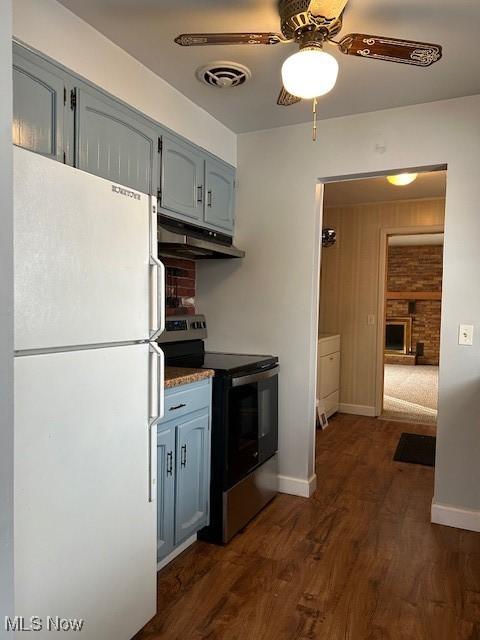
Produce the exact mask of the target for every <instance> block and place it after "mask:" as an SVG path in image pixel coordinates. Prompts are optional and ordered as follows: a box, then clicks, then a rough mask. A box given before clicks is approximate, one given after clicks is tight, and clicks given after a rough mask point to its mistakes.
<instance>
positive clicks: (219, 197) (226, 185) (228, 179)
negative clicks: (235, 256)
mask: <svg viewBox="0 0 480 640" xmlns="http://www.w3.org/2000/svg"><path fill="white" fill-rule="evenodd" d="M205 185H206V186H205V189H206V201H205V222H206V223H207V224H208V225H209V226H212V227H215V228H217V229H220V230H221V231H223V232H224V233H225V232H226V233H228V234H230V235H233V227H234V187H235V170H234V169H233V168H232V167H227V166H226V165H224V164H221V163H220V162H215V161H214V160H207V161H206V172H205Z"/></svg>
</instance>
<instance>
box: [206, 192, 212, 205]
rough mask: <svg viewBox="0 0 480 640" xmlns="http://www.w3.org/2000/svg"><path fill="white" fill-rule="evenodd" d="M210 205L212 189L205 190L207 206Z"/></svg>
mask: <svg viewBox="0 0 480 640" xmlns="http://www.w3.org/2000/svg"><path fill="white" fill-rule="evenodd" d="M211 206H212V190H211V189H209V190H208V192H207V207H211Z"/></svg>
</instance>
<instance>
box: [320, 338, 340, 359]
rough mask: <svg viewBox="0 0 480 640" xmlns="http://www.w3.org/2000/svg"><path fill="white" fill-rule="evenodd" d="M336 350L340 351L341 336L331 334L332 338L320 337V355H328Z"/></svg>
mask: <svg viewBox="0 0 480 640" xmlns="http://www.w3.org/2000/svg"><path fill="white" fill-rule="evenodd" d="M336 351H340V336H331V337H330V338H320V339H319V340H318V355H319V357H320V356H327V355H329V354H330V353H335V352H336Z"/></svg>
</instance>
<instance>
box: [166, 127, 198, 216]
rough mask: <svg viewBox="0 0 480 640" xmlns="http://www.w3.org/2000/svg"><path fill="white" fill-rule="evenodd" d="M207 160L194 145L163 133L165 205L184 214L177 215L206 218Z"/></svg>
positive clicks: (170, 209) (175, 211)
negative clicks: (204, 210) (204, 213)
mask: <svg viewBox="0 0 480 640" xmlns="http://www.w3.org/2000/svg"><path fill="white" fill-rule="evenodd" d="M204 162H205V161H204V158H203V156H202V154H201V153H199V152H198V151H197V150H196V149H195V148H194V147H190V146H189V145H187V144H184V143H183V142H180V141H176V140H174V139H173V138H171V137H169V136H163V138H162V183H161V191H162V196H161V206H162V207H163V208H164V209H168V210H169V211H171V212H173V213H175V214H180V215H179V216H174V217H179V218H180V219H182V220H189V221H196V222H201V221H202V218H203V200H204V187H203V175H204Z"/></svg>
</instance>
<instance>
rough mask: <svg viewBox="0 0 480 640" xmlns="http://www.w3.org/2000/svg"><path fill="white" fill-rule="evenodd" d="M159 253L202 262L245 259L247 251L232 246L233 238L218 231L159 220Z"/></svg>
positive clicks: (169, 220)
mask: <svg viewBox="0 0 480 640" xmlns="http://www.w3.org/2000/svg"><path fill="white" fill-rule="evenodd" d="M158 252H159V254H161V255H168V256H174V257H178V258H188V259H190V260H200V259H206V258H217V259H219V258H243V257H244V256H245V251H242V250H241V249H237V247H235V246H234V245H233V244H232V238H231V237H230V236H227V235H223V234H221V233H217V232H216V231H210V230H209V229H202V228H200V227H196V226H194V225H189V224H187V223H183V222H179V221H177V220H172V219H171V218H167V217H166V216H159V218H158Z"/></svg>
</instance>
